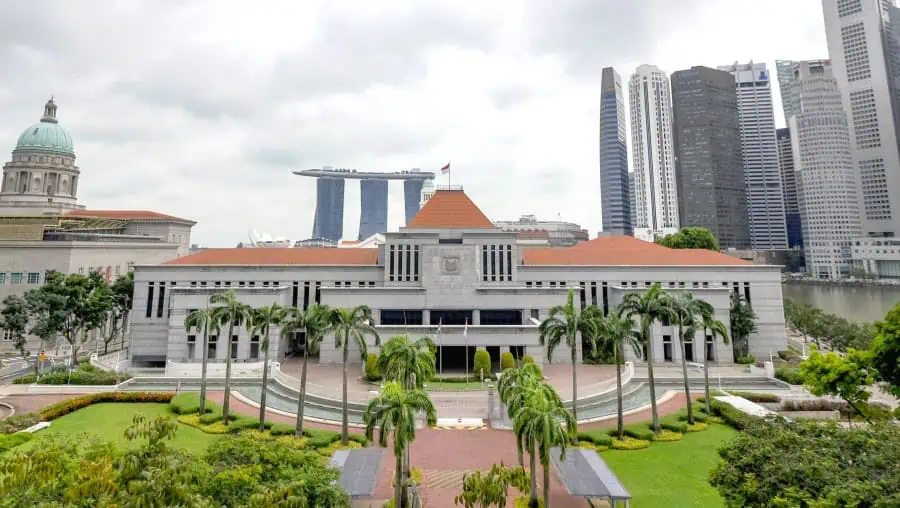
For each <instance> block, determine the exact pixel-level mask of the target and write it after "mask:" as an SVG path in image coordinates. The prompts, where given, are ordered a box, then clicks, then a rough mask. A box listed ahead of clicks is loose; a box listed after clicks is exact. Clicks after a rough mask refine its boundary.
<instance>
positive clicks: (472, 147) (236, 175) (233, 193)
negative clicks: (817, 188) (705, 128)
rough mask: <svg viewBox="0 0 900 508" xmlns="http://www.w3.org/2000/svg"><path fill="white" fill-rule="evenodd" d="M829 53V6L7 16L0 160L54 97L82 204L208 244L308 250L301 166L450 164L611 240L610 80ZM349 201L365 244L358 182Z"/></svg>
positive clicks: (2, 42) (509, 215)
mask: <svg viewBox="0 0 900 508" xmlns="http://www.w3.org/2000/svg"><path fill="white" fill-rule="evenodd" d="M816 57H827V47H826V44H825V34H824V29H823V26H822V14H821V0H789V1H785V0H754V1H752V2H742V1H737V0H677V1H674V0H521V1H520V0H507V1H504V2H485V1H483V0H472V1H470V0H446V1H443V0H442V1H438V0H434V1H424V0H419V1H417V0H379V1H377V2H372V1H364V0H358V1H345V0H326V1H313V0H304V1H302V2H297V1H293V2H288V1H282V2H275V1H263V0H260V1H256V2H248V1H246V0H234V1H225V0H191V1H177V0H145V1H138V0H121V1H101V0H79V1H78V2H73V1H65V0H59V1H50V0H29V1H15V0H0V69H2V71H0V72H2V74H0V75H2V79H0V151H2V152H4V153H5V155H4V160H8V152H9V151H11V150H12V148H13V146H14V145H15V141H16V138H17V137H18V135H19V133H20V132H21V131H22V130H24V129H25V128H26V127H27V126H28V125H30V124H31V123H33V122H35V121H37V120H38V119H39V118H40V115H41V112H42V108H43V104H44V102H45V101H46V100H47V98H48V96H49V95H50V94H51V93H52V94H54V95H55V97H56V101H57V103H58V105H59V118H60V123H61V124H62V125H63V126H65V127H66V128H68V129H69V130H70V131H71V133H72V135H73V137H74V139H75V150H76V153H77V156H78V164H79V166H80V167H81V170H82V183H81V184H80V186H79V187H80V189H79V190H80V196H79V198H80V201H81V203H82V204H85V205H87V206H88V207H90V208H138V209H150V210H155V211H160V212H164V213H169V214H172V215H177V216H181V217H186V218H190V219H193V220H196V221H197V222H198V225H197V226H196V227H195V228H194V236H193V240H194V241H195V242H198V243H201V244H203V245H208V246H232V245H234V244H236V243H237V242H238V241H241V240H244V239H245V238H246V237H247V232H248V231H249V230H250V229H253V228H255V229H258V230H260V231H265V232H269V233H271V234H273V235H278V236H285V237H287V238H290V239H301V238H306V237H308V236H309V235H310V233H311V226H312V217H313V211H314V208H315V182H314V180H312V179H306V178H300V177H297V176H294V175H292V174H291V170H294V169H305V168H311V167H321V166H322V165H326V164H327V165H333V166H336V167H352V168H359V169H377V170H386V171H392V170H397V169H406V168H414V167H420V168H422V169H423V170H434V171H436V170H437V169H438V168H440V166H442V165H444V164H445V163H446V162H447V161H448V160H451V161H452V178H453V183H454V184H456V183H460V184H463V185H464V186H465V190H466V192H467V193H468V194H469V196H470V197H472V199H473V200H474V201H475V202H476V203H478V204H479V206H480V207H481V208H482V210H483V211H484V212H485V213H486V214H487V215H488V216H490V217H492V218H494V219H515V218H517V217H519V216H520V215H522V214H529V213H532V214H537V215H538V217H539V218H544V219H555V218H557V217H562V218H563V219H564V220H569V221H574V222H578V223H581V224H582V225H583V226H584V227H586V228H588V229H589V230H590V231H591V232H592V234H594V233H595V232H596V231H597V230H598V229H599V228H600V225H601V224H600V208H599V198H598V196H599V187H600V179H599V173H598V171H599V170H598V160H597V159H598V157H597V125H598V113H599V84H600V70H601V68H603V67H604V66H608V65H612V66H614V67H616V69H617V70H618V71H619V73H620V74H621V75H622V77H623V79H625V80H627V79H628V76H629V75H630V74H631V72H632V71H633V70H634V68H635V67H636V66H637V65H639V64H642V63H652V64H656V65H658V66H660V68H662V69H663V70H665V71H666V72H669V73H671V72H672V71H675V70H678V69H683V68H687V67H690V66H691V65H709V66H715V65H725V64H729V63H733V62H734V61H736V60H740V61H748V60H750V59H753V60H755V61H764V62H766V63H767V64H769V65H770V66H772V67H773V68H774V61H775V59H805V58H816ZM776 107H777V108H778V109H777V110H776V111H778V112H779V114H776V119H777V121H778V122H779V123H781V122H782V119H781V115H780V104H778V103H777V93H776ZM4 146H5V147H6V148H3V147H4ZM346 202H347V209H346V211H345V221H344V222H345V228H344V233H345V236H346V237H348V238H355V236H356V233H357V229H358V217H359V188H358V186H357V185H356V184H355V183H354V184H348V186H347V193H346ZM389 215H390V223H391V224H390V225H391V228H392V229H394V228H396V227H397V226H400V225H402V224H401V222H402V220H403V218H402V189H401V188H400V187H399V184H391V205H390V211H389Z"/></svg>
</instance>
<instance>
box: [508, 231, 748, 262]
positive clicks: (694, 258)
mask: <svg viewBox="0 0 900 508" xmlns="http://www.w3.org/2000/svg"><path fill="white" fill-rule="evenodd" d="M522 264H525V265H542V266H565V265H571V266H602V265H613V266H719V265H721V266H743V265H753V263H751V262H750V261H745V260H743V259H739V258H736V257H734V256H729V255H728V254H723V253H721V252H713V251H711V250H705V249H670V248H668V247H663V246H662V245H657V244H655V243H651V242H645V241H643V240H639V239H637V238H633V237H631V236H608V237H600V238H595V239H594V240H591V241H589V242H582V243H579V244H576V245H573V246H571V247H530V248H525V249H522Z"/></svg>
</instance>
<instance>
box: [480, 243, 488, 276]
mask: <svg viewBox="0 0 900 508" xmlns="http://www.w3.org/2000/svg"><path fill="white" fill-rule="evenodd" d="M488 277H490V274H489V273H488V248H487V245H482V246H481V280H482V281H485V282H487V280H488Z"/></svg>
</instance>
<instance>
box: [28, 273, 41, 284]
mask: <svg viewBox="0 0 900 508" xmlns="http://www.w3.org/2000/svg"><path fill="white" fill-rule="evenodd" d="M40 282H41V273H40V272H28V284H40Z"/></svg>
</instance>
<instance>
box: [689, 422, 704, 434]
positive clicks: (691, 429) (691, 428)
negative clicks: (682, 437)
mask: <svg viewBox="0 0 900 508" xmlns="http://www.w3.org/2000/svg"><path fill="white" fill-rule="evenodd" d="M708 427H709V425H707V424H706V423H704V422H697V423H695V424H693V425H688V426H687V431H688V432H701V431H704V430H706V429H707V428H708Z"/></svg>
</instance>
